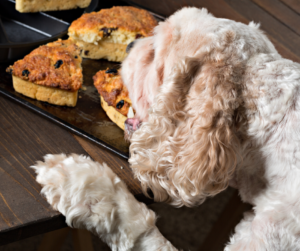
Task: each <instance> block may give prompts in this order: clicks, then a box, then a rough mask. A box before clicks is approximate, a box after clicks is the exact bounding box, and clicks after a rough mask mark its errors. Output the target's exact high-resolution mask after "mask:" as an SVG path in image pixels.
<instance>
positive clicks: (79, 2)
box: [16, 0, 91, 13]
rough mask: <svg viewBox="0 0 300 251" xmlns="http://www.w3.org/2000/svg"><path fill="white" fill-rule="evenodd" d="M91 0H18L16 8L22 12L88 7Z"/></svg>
mask: <svg viewBox="0 0 300 251" xmlns="http://www.w3.org/2000/svg"><path fill="white" fill-rule="evenodd" d="M90 3H91V0H67V1H61V0H50V1H49V0H16V10H17V11H19V12H22V13H26V12H39V11H53V10H69V9H75V8H77V7H79V8H86V7H88V6H89V5H90Z"/></svg>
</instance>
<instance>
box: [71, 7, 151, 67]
mask: <svg viewBox="0 0 300 251" xmlns="http://www.w3.org/2000/svg"><path fill="white" fill-rule="evenodd" d="M156 25H157V21H156V20H155V18H154V17H153V16H152V15H151V14H150V13H149V12H147V11H146V10H142V9H137V8H134V7H131V6H125V7H121V6H118V7H113V8H111V9H102V10H100V11H99V12H92V13H88V14H83V15H82V16H81V17H80V18H79V19H77V20H75V21H74V22H73V23H72V24H71V26H70V28H69V30H68V34H69V36H70V38H71V39H73V40H74V41H76V43H77V45H78V46H80V47H81V48H82V49H83V50H82V57H85V58H92V59H101V58H104V59H107V60H109V61H116V62H121V61H123V60H124V58H125V57H126V55H127V53H126V47H127V45H128V44H129V43H131V42H132V41H134V40H135V39H137V38H142V37H148V36H151V35H152V31H153V28H154V27H155V26H156Z"/></svg>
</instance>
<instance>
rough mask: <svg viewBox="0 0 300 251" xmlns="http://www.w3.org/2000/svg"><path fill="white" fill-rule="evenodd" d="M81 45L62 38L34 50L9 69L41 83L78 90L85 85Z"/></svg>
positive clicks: (22, 77)
mask: <svg viewBox="0 0 300 251" xmlns="http://www.w3.org/2000/svg"><path fill="white" fill-rule="evenodd" d="M79 54H80V49H79V47H78V46H77V45H76V44H74V42H72V41H70V40H64V41H63V40H61V39H59V40H58V41H56V42H53V43H49V44H47V45H42V46H40V47H38V48H37V49H35V50H33V51H32V52H31V53H30V54H28V55H27V56H25V57H24V59H21V60H18V61H17V62H15V63H14V65H13V66H10V67H9V68H8V69H7V71H8V72H10V73H11V74H13V75H14V76H16V77H19V78H21V79H23V80H27V81H29V82H32V83H34V84H37V85H42V86H47V87H54V88H59V89H62V90H68V91H77V90H78V89H79V88H80V87H81V85H82V70H81V61H82V59H81V57H80V56H79Z"/></svg>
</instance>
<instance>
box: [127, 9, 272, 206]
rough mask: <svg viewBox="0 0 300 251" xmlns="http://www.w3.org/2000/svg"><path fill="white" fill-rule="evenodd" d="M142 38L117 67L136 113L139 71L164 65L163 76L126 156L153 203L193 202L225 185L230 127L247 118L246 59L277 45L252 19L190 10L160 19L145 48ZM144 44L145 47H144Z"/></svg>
mask: <svg viewBox="0 0 300 251" xmlns="http://www.w3.org/2000/svg"><path fill="white" fill-rule="evenodd" d="M178 20H180V22H178ZM182 20H183V22H182ZM200 23H201V24H202V26H195V24H200ZM206 24H210V26H208V27H206V26H205V25H206ZM211 24H213V25H211ZM249 27H250V28H249ZM249 37H250V38H251V37H252V38H256V37H259V38H260V41H259V42H257V43H253V40H251V39H249ZM186 38H188V39H186ZM190 38H192V39H193V40H194V41H193V42H192V41H191V39H190ZM149 40H150V39H148V41H140V42H139V43H137V45H136V47H134V48H133V49H132V52H131V53H130V55H129V57H128V58H127V59H126V61H125V62H124V64H123V71H122V73H123V75H122V76H123V79H124V82H125V84H127V85H128V89H129V93H131V97H132V99H133V100H134V102H133V105H134V107H135V109H136V110H137V117H140V118H143V115H140V114H148V112H147V111H146V110H145V108H144V106H143V105H142V106H140V102H142V101H141V100H138V99H136V98H135V94H136V93H137V91H136V89H138V88H139V89H140V90H141V92H146V93H149V91H148V90H147V88H149V86H152V82H149V81H148V79H147V78H145V79H143V80H142V81H141V79H142V76H145V75H147V74H150V73H153V71H151V72H150V71H149V69H154V68H155V69H160V68H161V64H163V65H164V74H163V75H164V76H165V77H164V78H163V79H161V82H158V86H161V87H160V89H159V91H157V90H152V92H153V93H158V94H157V95H156V96H155V100H153V103H152V106H151V109H150V110H149V118H148V121H147V122H145V123H143V125H142V127H141V128H140V129H139V130H138V131H137V132H136V133H135V134H134V135H133V137H132V139H131V146H130V152H131V158H130V160H129V161H130V163H131V167H132V169H133V171H134V172H135V175H136V177H137V178H138V179H139V180H140V181H141V182H142V185H143V189H144V192H146V189H147V187H150V188H151V190H152V191H153V193H154V198H155V200H157V201H168V202H171V203H172V204H174V205H177V206H182V205H186V206H193V205H197V204H199V203H202V202H203V200H204V199H205V198H206V197H207V196H212V195H215V194H217V193H219V192H220V191H222V190H223V189H225V188H226V187H227V186H228V183H229V180H230V179H231V178H232V174H233V172H234V170H235V166H236V164H237V160H238V158H239V155H241V153H239V148H240V141H239V139H238V135H239V134H240V132H239V129H238V128H237V125H238V124H240V125H241V124H245V123H246V121H247V117H246V114H244V110H245V106H244V98H243V96H245V95H249V94H248V93H247V91H246V90H245V88H246V87H245V82H244V71H245V69H246V66H247V62H248V60H249V59H250V58H251V57H252V56H253V55H255V54H258V53H271V52H274V53H276V50H275V49H274V47H273V45H271V44H270V42H269V40H268V39H267V38H266V37H265V36H264V35H263V34H262V32H261V31H260V30H258V29H257V27H256V26H254V25H253V24H250V26H248V27H247V26H246V25H244V24H241V23H235V22H232V21H229V20H222V19H216V18H214V17H213V16H211V15H210V14H208V13H207V11H206V10H205V9H202V10H199V9H196V8H185V9H183V10H180V11H179V12H177V13H176V14H175V15H174V16H171V17H170V18H169V19H168V20H167V21H166V22H164V23H160V24H159V26H158V27H156V29H155V32H154V37H153V38H151V40H154V42H153V46H152V47H149V46H148V47H147V46H146V47H144V46H143V45H142V44H143V43H149ZM157 40H158V42H156V41H157ZM161 41H164V42H161ZM146 48H148V50H150V51H151V52H147V51H146V52H144V50H145V49H146ZM142 49H143V50H142ZM153 51H154V52H153ZM151 53H152V54H153V53H154V54H155V56H154V57H153V59H152V61H149V62H148V65H145V64H143V68H142V69H139V70H138V71H132V70H131V71H130V70H129V67H130V66H131V62H132V61H134V60H135V59H136V58H140V57H142V56H141V55H144V54H146V55H148V54H151ZM128 75H129V77H128ZM135 79H137V80H138V81H135ZM156 83H157V81H156ZM138 85H139V86H138ZM156 85H157V84H156ZM156 85H155V86H156ZM155 86H154V87H153V86H152V88H155ZM134 90H135V91H134ZM148 96H151V90H150V94H148ZM242 129H244V128H241V129H240V130H242Z"/></svg>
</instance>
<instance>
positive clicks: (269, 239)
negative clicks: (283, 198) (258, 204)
mask: <svg viewBox="0 0 300 251" xmlns="http://www.w3.org/2000/svg"><path fill="white" fill-rule="evenodd" d="M274 209H275V208H274ZM282 212H283V211H280V210H278V208H277V209H275V210H268V211H266V212H264V213H259V214H256V215H254V213H253V212H251V213H250V212H247V213H245V215H244V219H243V220H242V221H241V222H240V223H239V224H238V225H237V226H236V228H235V234H234V235H233V236H232V237H231V238H230V243H229V244H228V245H227V246H226V248H225V250H224V251H269V250H270V251H271V250H272V251H287V250H288V251H298V250H300V241H299V227H298V225H299V224H298V215H294V216H295V219H292V218H291V217H290V215H289V217H287V218H285V215H281V213H282ZM292 214H293V213H291V215H292Z"/></svg>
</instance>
